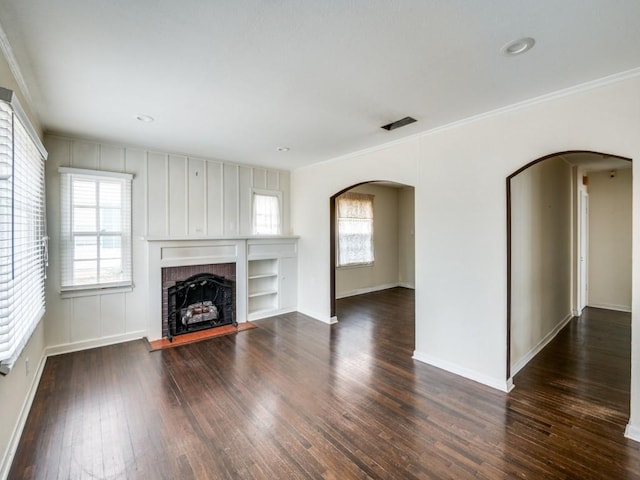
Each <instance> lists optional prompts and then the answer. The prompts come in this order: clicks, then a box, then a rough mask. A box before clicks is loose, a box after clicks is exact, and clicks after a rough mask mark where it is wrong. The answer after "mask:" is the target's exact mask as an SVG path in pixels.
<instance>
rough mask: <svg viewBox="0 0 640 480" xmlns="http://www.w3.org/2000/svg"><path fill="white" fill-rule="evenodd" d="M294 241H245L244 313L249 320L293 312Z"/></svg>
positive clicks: (295, 242) (295, 252)
mask: <svg viewBox="0 0 640 480" xmlns="http://www.w3.org/2000/svg"><path fill="white" fill-rule="evenodd" d="M297 249H298V247H297V239H295V238H289V239H285V238H272V239H251V240H248V241H247V300H248V305H247V307H248V308H247V312H248V318H249V320H257V319H259V318H264V317H268V316H271V315H277V314H278V313H284V312H290V311H293V310H295V307H296V305H297V295H296V290H295V289H296V288H297V282H296V278H297V253H298V252H297Z"/></svg>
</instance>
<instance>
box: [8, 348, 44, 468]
mask: <svg viewBox="0 0 640 480" xmlns="http://www.w3.org/2000/svg"><path fill="white" fill-rule="evenodd" d="M46 362H47V355H46V352H45V351H43V352H42V355H41V357H40V361H39V362H38V369H37V370H36V373H35V375H34V376H33V380H32V381H31V385H30V386H29V391H28V392H27V397H26V398H25V399H24V403H23V404H22V408H21V409H20V414H19V415H18V421H17V422H16V425H15V427H14V429H13V432H12V433H11V437H10V438H9V444H8V445H7V449H6V450H5V452H4V457H3V458H2V463H0V478H1V479H3V480H6V478H7V477H8V476H9V470H10V469H11V464H12V463H13V457H14V456H15V454H16V450H17V449H18V443H19V442H20V437H22V431H23V430H24V426H25V424H26V423H27V417H28V416H29V411H30V410H31V405H32V404H33V399H34V398H35V396H36V392H37V391H38V385H40V377H42V372H43V371H44V365H45V363H46Z"/></svg>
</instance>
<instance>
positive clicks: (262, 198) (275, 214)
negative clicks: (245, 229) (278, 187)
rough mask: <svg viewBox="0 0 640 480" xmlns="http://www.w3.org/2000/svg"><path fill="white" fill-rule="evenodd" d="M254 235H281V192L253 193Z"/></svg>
mask: <svg viewBox="0 0 640 480" xmlns="http://www.w3.org/2000/svg"><path fill="white" fill-rule="evenodd" d="M252 208H253V234H254V235H279V234H280V233H281V230H282V228H281V226H280V192H266V191H265V192H257V191H254V192H253V207H252Z"/></svg>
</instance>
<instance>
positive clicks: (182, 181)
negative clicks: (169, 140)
mask: <svg viewBox="0 0 640 480" xmlns="http://www.w3.org/2000/svg"><path fill="white" fill-rule="evenodd" d="M168 183H169V191H168V192H167V197H168V198H169V235H170V236H172V237H173V236H175V237H182V236H187V218H188V217H187V212H188V211H189V206H188V193H189V188H188V185H187V157H181V156H176V155H170V156H169V181H168Z"/></svg>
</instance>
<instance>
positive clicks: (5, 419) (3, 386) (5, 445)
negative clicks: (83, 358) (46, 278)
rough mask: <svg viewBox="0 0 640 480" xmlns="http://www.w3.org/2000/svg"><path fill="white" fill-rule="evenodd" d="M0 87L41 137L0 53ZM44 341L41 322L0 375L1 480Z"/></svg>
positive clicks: (35, 377) (38, 369)
mask: <svg viewBox="0 0 640 480" xmlns="http://www.w3.org/2000/svg"><path fill="white" fill-rule="evenodd" d="M0 86H2V87H4V88H8V89H9V90H13V91H14V92H16V93H17V95H18V99H19V100H20V104H21V105H22V107H23V109H24V110H25V113H26V114H27V116H28V117H29V119H30V121H31V123H32V125H33V127H34V128H35V129H36V131H37V132H38V133H40V125H39V123H38V121H37V118H36V117H34V115H32V114H31V111H30V108H29V104H28V102H27V100H26V99H25V97H24V95H23V93H22V91H21V89H20V87H19V85H18V83H17V82H16V80H15V78H14V76H13V74H12V73H11V70H10V68H9V64H8V63H7V60H6V58H5V55H4V54H3V53H0ZM44 337H45V334H44V325H43V323H42V322H40V325H39V326H38V327H37V328H36V330H35V331H34V332H33V334H32V335H31V339H30V340H29V342H28V343H27V345H26V346H25V348H24V350H23V351H22V354H21V355H20V357H19V358H18V360H17V361H16V363H15V365H14V367H13V370H12V371H11V372H10V373H9V374H8V375H6V376H1V375H0V399H2V407H1V408H0V425H2V427H1V428H0V478H3V477H4V476H5V475H6V474H7V473H8V469H9V467H10V464H9V462H10V460H11V458H12V457H13V454H14V451H15V448H16V446H17V443H16V442H17V440H18V435H17V434H19V433H20V431H21V430H22V427H23V424H24V421H25V420H26V415H27V413H28V407H29V406H30V404H31V398H32V395H33V393H34V392H35V387H36V385H37V381H38V378H39V375H40V373H41V368H42V367H43V365H44V363H43V362H44V349H45V338H44ZM27 359H28V360H29V365H30V366H29V371H28V372H27V368H26V365H25V363H26V361H27Z"/></svg>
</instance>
